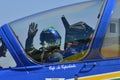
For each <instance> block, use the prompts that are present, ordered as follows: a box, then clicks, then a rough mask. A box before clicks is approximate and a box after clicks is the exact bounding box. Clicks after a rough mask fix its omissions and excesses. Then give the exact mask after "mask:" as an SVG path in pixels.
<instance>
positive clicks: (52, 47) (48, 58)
mask: <svg viewBox="0 0 120 80" xmlns="http://www.w3.org/2000/svg"><path fill="white" fill-rule="evenodd" d="M37 31H38V29H37V24H35V23H31V24H30V25H29V30H28V38H27V39H26V45H25V49H26V52H27V54H28V55H29V56H30V57H32V58H33V59H34V60H36V61H38V62H41V63H51V62H52V63H54V62H60V61H61V60H62V59H63V56H62V54H61V50H60V44H61V36H60V35H59V33H58V32H57V30H55V29H54V27H48V28H47V29H44V30H43V31H42V32H41V33H40V38H39V39H40V42H41V43H40V44H41V47H40V48H39V50H37V49H36V48H35V47H34V46H33V39H34V37H35V35H36V33H37Z"/></svg>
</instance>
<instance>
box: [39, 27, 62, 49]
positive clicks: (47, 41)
mask: <svg viewBox="0 0 120 80" xmlns="http://www.w3.org/2000/svg"><path fill="white" fill-rule="evenodd" d="M40 41H41V45H43V46H44V47H51V46H57V47H59V46H60V44H61V36H60V35H59V33H58V31H57V30H55V28H54V27H52V26H50V27H48V28H46V29H44V30H43V31H42V32H41V34H40Z"/></svg>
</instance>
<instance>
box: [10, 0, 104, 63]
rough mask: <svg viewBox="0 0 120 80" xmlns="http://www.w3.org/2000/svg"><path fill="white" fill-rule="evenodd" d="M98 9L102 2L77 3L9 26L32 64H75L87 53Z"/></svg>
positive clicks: (26, 18)
mask: <svg viewBox="0 0 120 80" xmlns="http://www.w3.org/2000/svg"><path fill="white" fill-rule="evenodd" d="M101 6H102V0H93V1H87V2H82V3H77V4H73V5H70V6H64V7H61V8H57V9H53V10H49V11H46V12H42V13H38V14H35V15H32V16H29V17H25V18H23V19H20V20H18V21H15V22H12V23H10V24H9V25H10V27H11V28H12V30H13V31H14V32H15V34H16V35H17V36H18V39H19V41H20V43H21V44H22V46H23V48H24V49H25V51H26V53H27V54H28V56H29V57H31V58H32V59H33V60H35V61H37V62H40V63H55V62H57V63H58V62H71V61H79V60H81V59H83V58H84V57H85V56H86V55H87V54H88V52H89V50H88V48H89V46H90V43H91V40H92V39H93V33H94V32H95V29H96V28H95V27H96V24H97V16H98V14H99V13H100V8H101ZM21 31H22V33H21Z"/></svg>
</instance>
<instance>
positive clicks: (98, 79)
mask: <svg viewBox="0 0 120 80" xmlns="http://www.w3.org/2000/svg"><path fill="white" fill-rule="evenodd" d="M117 77H120V72H112V73H106V74H100V75H93V76H86V77H81V78H79V79H78V80H110V79H114V78H117Z"/></svg>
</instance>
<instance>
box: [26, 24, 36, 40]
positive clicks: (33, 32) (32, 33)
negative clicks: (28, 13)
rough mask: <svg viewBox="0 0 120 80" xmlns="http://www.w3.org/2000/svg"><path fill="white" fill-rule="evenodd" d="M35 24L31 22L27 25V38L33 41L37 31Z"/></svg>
mask: <svg viewBox="0 0 120 80" xmlns="http://www.w3.org/2000/svg"><path fill="white" fill-rule="evenodd" d="M37 26H38V25H37V24H36V23H34V22H32V23H31V24H30V25H29V30H28V38H30V39H33V38H34V36H35V35H36V33H37V31H38V28H37Z"/></svg>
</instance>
